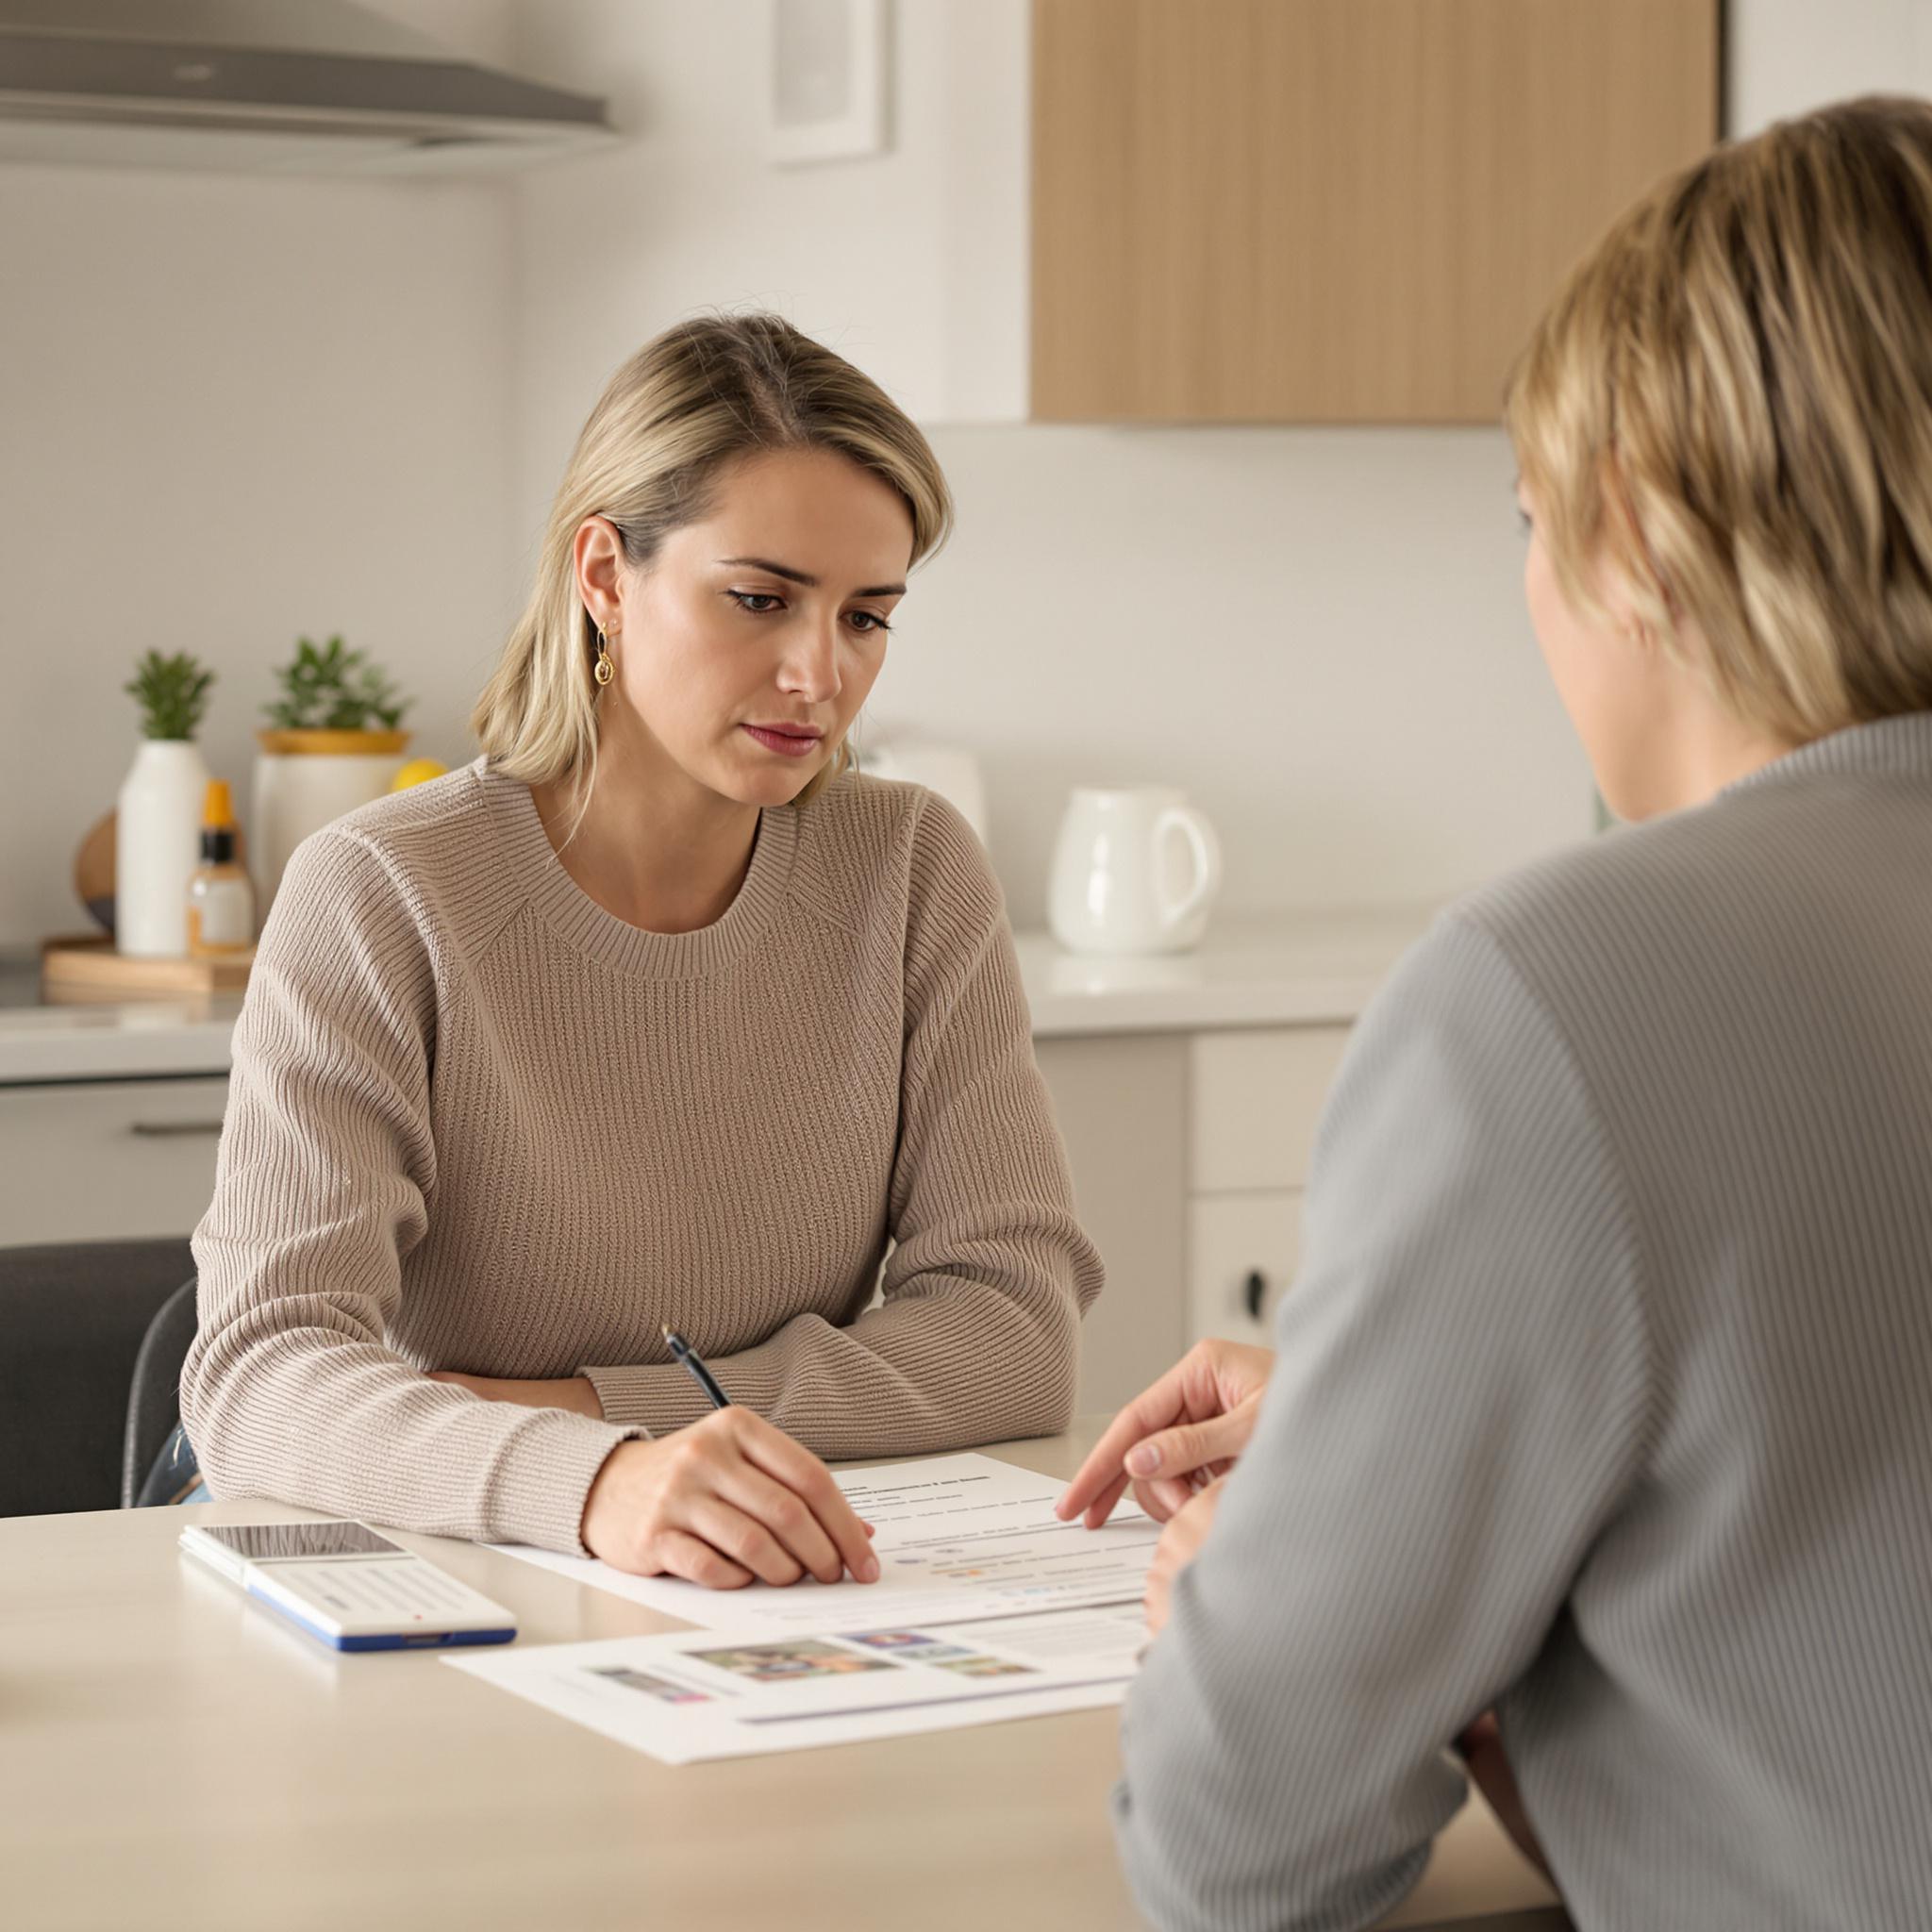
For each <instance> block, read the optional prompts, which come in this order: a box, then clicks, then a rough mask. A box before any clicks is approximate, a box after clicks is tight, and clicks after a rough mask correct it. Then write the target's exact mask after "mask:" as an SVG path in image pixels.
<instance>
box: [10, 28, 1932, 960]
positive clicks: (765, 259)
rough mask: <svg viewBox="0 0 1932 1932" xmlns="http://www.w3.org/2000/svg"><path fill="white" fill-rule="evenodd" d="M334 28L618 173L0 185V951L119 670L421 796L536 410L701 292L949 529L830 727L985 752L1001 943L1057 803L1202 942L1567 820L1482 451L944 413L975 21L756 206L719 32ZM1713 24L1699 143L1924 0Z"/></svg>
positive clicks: (555, 414)
mask: <svg viewBox="0 0 1932 1932" xmlns="http://www.w3.org/2000/svg"><path fill="white" fill-rule="evenodd" d="M384 10H385V11H388V12H390V13H391V14H393V15H395V16H396V17H397V18H399V19H402V20H404V21H406V22H407V23H408V24H410V25H417V26H420V27H422V28H424V29H425V30H427V31H430V32H433V33H437V34H440V35H441V36H443V37H444V38H446V39H448V40H450V41H451V42H455V43H458V44H461V45H466V46H468V47H469V48H470V49H471V50H472V51H473V52H475V53H476V54H478V55H480V56H482V57H483V58H499V59H501V58H515V59H516V61H517V62H518V64H520V65H523V66H525V67H527V68H529V69H530V70H531V71H533V72H536V73H537V74H539V75H543V76H546V77H549V78H553V79H555V80H558V81H559V82H561V83H563V84H566V85H574V86H578V87H582V88H584V89H586V90H589V91H591V92H603V93H607V94H608V95H609V96H611V97H612V99H613V102H614V104H615V107H616V110H617V112H618V114H619V116H620V118H621V119H622V120H623V121H624V122H625V125H628V126H629V127H631V128H632V129H633V131H634V134H635V140H634V141H633V142H631V143H630V144H629V145H627V146H626V147H625V148H624V149H623V150H621V151H618V152H615V153H612V154H610V155H608V156H605V157H599V158H591V159H589V160H584V161H576V162H569V163H563V164H559V165H556V166H553V167H550V168H545V169H543V170H541V171H538V172H536V173H533V174H531V175H525V176H517V177H510V178H509V179H508V181H507V182H503V183H491V182H479V183H475V184H471V183H462V184H455V183H431V182H409V183H386V182H379V181H343V180H299V179H276V180H266V179H250V178H246V177H239V176H238V177H219V176H208V175H149V176H136V175H120V174H110V173H99V172H92V171H79V170H56V169H23V168H0V235H4V237H5V239H6V243H7V256H6V259H5V273H4V275H0V531H4V538H0V673H4V674H5V680H6V681H5V686H4V689H5V691H6V693H7V695H6V699H5V715H6V717H7V720H8V724H10V725H11V727H12V728H11V730H10V731H9V733H8V747H9V752H8V758H7V760H6V761H5V765H4V768H0V947H19V946H24V945H29V944H31V943H32V942H33V941H35V940H37V939H38V938H39V937H40V936H41V935H42V934H43V933H46V932H49V931H55V930H61V929H68V928H72V927H74V926H75V925H76V924H79V923H80V915H79V912H78V908H76V907H75V905H74V903H73V901H72V899H71V896H70V892H69V889H68V884H67V875H68V869H69V864H70V860H71V857H72V853H73V850H74V847H75V844H76V843H77V842H78V841H79V839H80V837H81V835H82V833H83V832H84V831H85V830H86V828H87V826H88V825H89V824H91V823H92V821H93V819H94V818H95V817H97V816H98V815H99V813H100V812H101V811H103V810H105V809H106V808H108V805H109V804H111V802H112V798H113V793H114V790H115V787H116V785H117V784H118V782H119V780H120V777H121V775H122V774H123V772H124V771H125V767H126V765H127V762H128V760H129V758H130V757H131V755H132V750H133V744H134V730H135V720H134V711H133V707H132V703H131V701H130V700H128V699H127V698H125V697H124V696H123V695H122V694H121V691H120V686H121V684H122V683H123V682H125V678H126V676H127V674H128V670H129V667H130V666H131V664H132V661H133V659H134V658H136V657H137V656H138V655H139V654H140V653H141V652H142V651H143V650H145V649H146V648H148V647H149V646H150V645H153V646H155V647H157V648H158V649H161V650H163V651H170V650H176V649H189V650H193V651H196V652H197V653H199V654H200V655H202V656H203V657H204V658H207V659H208V662H209V663H211V664H212V665H214V666H215V668H216V669H217V670H218V671H219V672H220V674H221V676H222V683H221V684H220V686H219V687H218V688H217V691H216V696H215V706H214V709H213V712H212V715H211V718H210V721H209V725H208V732H207V737H206V744H207V749H208V753H209V756H210V758H211V761H212V762H213V763H214V765H215V766H216V768H217V769H218V770H221V771H224V772H225V773H226V774H229V775H231V776H233V777H235V778H237V779H245V775H246V767H247V761H248V758H249V753H250V732H251V731H252V728H253V725H254V724H255V722H256V715H257V711H258V707H259V705H260V703H261V702H262V700H263V699H265V698H266V697H267V696H268V695H269V694H270V691H271V683H270V676H269V667H270V665H271V664H272V663H273V662H274V661H275V660H276V659H278V658H280V657H282V656H283V655H285V654H286V652H287V651H288V649H289V647H290V645H291V641H292V639H293V637H294V635H295V634H296V633H297V632H298V631H308V632H309V633H310V634H314V633H316V632H318V631H326V630H329V629H332V628H339V629H342V630H344V631H345V632H346V633H347V634H348V635H349V637H350V639H351V641H356V642H361V643H365V644H368V645H370V646H371V647H372V648H374V649H375V651H377V652H378V653H380V654H381V655H382V656H383V657H384V658H385V659H387V660H388V661H389V663H390V664H391V666H392V667H393V669H394V670H395V671H396V672H397V674H398V675H400V676H401V677H402V678H403V679H404V681H405V682H406V683H407V684H408V687H409V688H410V689H411V690H412V691H415V692H416V693H417V694H418V696H419V700H420V702H419V705H418V708H417V710H416V712H415V713H414V714H413V717H412V721H411V722H412V723H414V724H416V725H417V726H418V729H419V731H420V732H421V734H422V739H423V744H422V748H423V749H424V750H425V751H429V752H432V753H435V754H437V755H440V756H442V757H444V758H450V759H454V758H458V757H462V756H466V755H467V754H468V750H469V747H468V743H467V740H466V739H465V737H464V735H463V732H462V719H463V717H464V715H465V712H466V710H467V708H468V703H469V700H470V698H471V696H472V694H473V692H474V691H475V686H476V685H477V683H478V682H479V681H480V679H481V677H482V675H484V672H485V669H486V667H487V665H488V663H489V662H490V660H491V658H492V656H493V654H494V651H495V649H496V646H497V643H498V641H499V640H500V639H501V636H502V634H503V630H504V628H505V625H506V624H507V623H508V619H509V617H510V615H511V614H512V613H513V610H514V608H515V605H516V603H517V601H518V599H519V597H520V596H521V593H522V590H523V587H524V575H525V571H526V569H527V565H528V559H529V556H530V553H531V546H532V544H533V542H534V538H535V534H536V531H537V529H538V527H539V525H540V524H541V517H542V513H543V509H544V508H545V506H546V504H547V501H548V497H549V494H550V491H551V490H552V489H553V488H554V485H555V482H556V478H557V476H558V473H559V471H560V468H561V464H562V461H563V458H564V456H565V454H566V453H567V451H568V448H569V445H570V442H571V440H572V438H573V437H574V435H575V431H576V429H577V426H578V425H579V424H580V423H581V421H582V418H583V415H584V413H585V411H586V410H587V409H588V408H589V407H590V405H591V402H592V401H593V400H594V398H595V395H596V393H597V391H598V389H599V388H600V387H601V385H602V383H603V381H604V380H605V378H606V376H607V375H608V374H609V372H610V370H611V369H612V368H613V367H614V366H615V364H616V363H617V362H618V361H619V360H620V359H621V358H623V357H624V356H625V354H627V353H628V352H629V351H630V350H631V349H632V348H634V347H635V346H636V345H637V344H638V343H639V342H641V341H643V340H644V338H645V337H647V336H648V335H649V334H651V333H652V332H653V331H654V330H655V329H657V328H658V327H660V326H662V325H664V324H665V323H667V322H669V321H671V320H673V319H674V318H675V317H677V316H679V315H682V314H685V313H688V312H689V311H690V310H691V309H692V308H698V307H703V306H709V305H716V304H727V305H728V304H737V303H747V302H771V303H774V304H775V305H777V306H779V307H782V308H785V309H786V310H787V312H789V313H791V315H793V316H794V317H795V318H796V319H797V320H798V321H799V322H800V323H801V324H803V325H806V326H807V327H808V328H811V329H813V330H814V331H816V332H818V333H820V334H821V335H823V336H824V337H825V338H826V339H827V340H830V341H833V342H835V343H836V344H837V345H838V346H840V347H841V349H843V350H845V351H846V352H847V353H848V354H850V355H852V356H853V357H854V358H856V359H857V360H858V361H859V362H860V363H862V364H863V365H864V366H866V367H867V368H869V369H871V370H872V371H873V372H874V374H876V375H879V376H880V378H881V379H882V380H884V381H885V382H886V383H887V384H888V386H889V387H891V389H892V390H893V391H895V392H896V393H897V394H898V395H899V396H900V397H901V398H902V400H904V401H906V402H907V403H908V406H909V407H910V408H913V409H914V410H915V412H916V413H918V414H919V415H920V416H921V417H922V418H923V419H924V420H925V421H927V422H928V423H929V424H932V425H937V426H935V427H934V430H933V434H934V441H935V443H936V445H937V446H938V448H939V451H940V454H941V458H943V459H944V461H945V462H946V464H947V467H948V470H949V472H950V474H951V475H952V477H953V480H954V483H955V486H956V489H957V491H958V497H959V504H960V527H959V533H958V537H957V539H956V540H955V542H954V545H953V546H952V548H951V549H950V550H949V551H948V552H947V553H946V554H945V555H944V556H942V557H941V558H940V559H939V560H938V561H937V562H936V563H935V564H934V565H933V566H932V567H931V569H930V571H929V573H928V574H927V575H925V576H924V578H923V579H921V580H920V581H919V583H918V585H917V588H916V590H915V593H914V595H913V596H912V597H911V598H909V599H908V603H907V607H906V615H905V620H904V623H903V625H902V626H901V629H900V632H899V635H898V637H897V639H896V640H895V643H894V648H893V655H892V659H891V664H890V665H889V668H888V671H887V674H886V678H885V681H884V683H883V685H882V686H881V689H880V692H879V695H878V697H877V699H876V701H875V703H874V707H873V712H874V719H873V723H874V726H877V725H887V726H893V725H896V726H900V727H907V726H913V727H922V728H924V729H926V730H928V731H932V732H942V733H947V734H950V735H953V736H955V737H958V738H961V739H964V740H965V741H968V742H970V743H971V744H973V745H974V747H975V748H976V749H977V750H978V751H979V752H980V753H981V755H982V756H983V757H984V758H985V759H986V762H987V765H988V769H989V774H990V776H991V779H992V791H993V846H994V858H995V860H996V862H997V864H998V865H999V867H1000V870H1001V872H1002V874H1003V876H1004V877H1005V879H1006V881H1007V884H1008V891H1009V895H1010V897H1011V899H1012V902H1013V908H1014V912H1015V916H1016V918H1018V919H1019V920H1020V921H1021V922H1022V923H1037V922H1038V920H1039V919H1040V917H1041V888H1042V882H1043V878H1044V874H1045V866H1046V856H1047V853H1048V850H1049V848H1050V843H1051V838H1052V833H1053V828H1054V822H1055V819H1056V817H1057V813H1058V802H1059V798H1060V795H1061V793H1062V792H1063V791H1064V789H1065V788H1066V787H1067V786H1068V785H1071V784H1074V783H1078V782H1091V781H1093V780H1096V779H1106V778H1109V777H1122V778H1127V779H1145V778H1153V777H1166V778H1171V779H1173V780H1174V781H1176V782H1179V783H1181V784H1183V785H1185V786H1186V787H1187V788H1188V789H1189V790H1190V791H1191V792H1192V793H1193V794H1194V795H1195V797H1196V798H1197V799H1198V800H1199V801H1200V802H1201V803H1203V804H1204V805H1206V806H1207V808H1208V809H1209V811H1210V812H1212V813H1213V814H1214V816H1215V817H1216V818H1217V820H1218V821H1219V822H1220V824H1221V825H1222V827H1223V831H1224V837H1225V840H1226V843H1227V845H1228V848H1229V860H1230V877H1229V885H1228V903H1229V904H1230V906H1231V907H1233V908H1260V907H1267V906H1287V905H1293V904H1297V903H1305V902H1312V901H1316V900H1332V899H1343V898H1345V899H1363V900H1373V899H1387V898H1400V897H1407V896H1413V895H1430V894H1435V893H1440V892H1447V891H1454V890H1456V889H1457V888H1458V887H1460V886H1462V885H1464V884H1466V883H1468V882H1470V881H1472V880H1474V879H1476V878H1479V877H1481V876H1483V875H1485V874H1488V873H1490V872H1491V871H1493V870H1495V869H1496V868H1498V867H1501V866H1506V865H1509V864H1513V863H1515V862H1516V861H1517V860H1519V859H1520V858H1524V857H1525V856H1527V855H1528V854H1530V853H1532V852H1534V851H1537V850H1539V849H1541V848H1542V847H1544V846H1546V845H1548V844H1550V843H1553V842H1555V841H1558V840H1562V839H1566V838H1569V837H1572V836H1574V835H1576V834H1578V833H1581V832H1582V831H1583V830H1584V829H1585V828H1586V826H1587V824H1588V814H1589V781H1588V774H1587V773H1586V771H1585V769H1584V765H1583V761H1582V759H1581V757H1580V755H1579V754H1578V753H1577V751H1576V750H1575V748H1574V744H1573V742H1572V741H1571V739H1570V735H1569V733H1568V730H1567V727H1566V726H1565V724H1564V723H1563V721H1562V718H1561V716H1560V713H1559V711H1558V710H1557V706H1556V704H1555V701H1554V699H1553V698H1552V697H1551V696H1550V695H1549V693H1548V691H1547V690H1546V688H1545V684H1544V680H1543V677H1542V674H1541V669H1540V667H1539V665H1538V663H1537V660H1536V656H1535V647H1534V643H1533V641H1532V640H1531V639H1530V636H1529V633H1528V629H1527V626H1526V624H1525V622H1524V618H1523V615H1522V611H1521V600H1520V595H1519V591H1518V587H1517V572H1518V567H1519V563H1520V553H1519V551H1518V549H1517V543H1516V539H1515V535H1514V530H1513V524H1512V519H1511V514H1510V508H1509V503H1508V495H1507V485H1508V474H1509V459H1508V453H1507V449H1506V448H1505V447H1504V445H1503V441H1502V439H1501V438H1500V436H1497V435H1494V434H1491V433H1485V432H1478V431H1443V432H1393V431H1341V432H1338V431H1296V430H1260V429H1247V430H1240V429H1227V430H1188V431H1153V430H1141V431H1129V430H1088V429H1065V428H1050V427H1041V426H1032V425H1022V424H1017V423H1012V424H1007V425H997V424H993V423H990V422H989V420H988V419H991V418H997V417H1000V416H1011V415H1013V414H1015V413H1017V410H1018V408H1019V404H1020V398H1021V397H1022V396H1023V395H1024V223H1025V208H1024V199H1025V197H1024V189H1025V156H1024V145H1025V118H1026V85H1025V83H1026V73H1025V31H1024V26H1025V14H1024V0H971V4H967V0H899V4H898V6H897V8H896V9H895V10H896V14H897V27H898V31H897V45H896V49H895V55H894V80H895V94H896V100H895V108H896V126H895V132H894V141H893V145H892V148H891V152H890V153H889V154H888V155H886V156H884V157H882V158H877V159H874V160H867V161H857V162H845V163H833V164H829V165H824V166H820V167H816V168H809V169H801V170H795V171H786V170H774V169H770V168H768V167H767V166H766V164H765V161H764V158H763V154H762V137H761V128H762V117H763V100H764V86H765V66H764V30H765V21H766V11H765V7H764V4H763V0H702V4H700V0H385V5H384ZM1732 20H1733V38H1732V61H1731V91H1732V104H1733V119H1734V124H1735V125H1737V126H1738V127H1739V128H1740V129H1749V128H1750V127H1753V126H1756V125H1761V124H1762V122H1763V121H1764V120H1766V119H1769V118H1771V117H1773V116H1774V115H1775V114H1778V113H1784V112H1790V111H1792V110H1794V109H1797V108H1804V107H1807V106H1810V105H1812V104H1813V103H1814V102H1816V101H1818V100H1821V99H1824V98H1829V97H1833V96H1837V95H1840V94H1844V93H1849V92H1859V91H1863V90H1866V89H1869V88H1875V87H1901V86H1907V87H1915V88H1919V89H1922V90H1923V89H1924V88H1925V87H1926V86H1927V84H1928V81H1932V31H1928V21H1932V4H1928V0H1840V4H1836V5H1831V6H1825V5H1823V4H1819V0H1732ZM969 422H971V423H972V424H973V425H974V426H966V425H967V424H968V423H969ZM245 795H246V794H245V791H243V793H242V796H243V798H244V799H245Z"/></svg>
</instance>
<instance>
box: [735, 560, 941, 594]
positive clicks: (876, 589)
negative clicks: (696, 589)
mask: <svg viewBox="0 0 1932 1932" xmlns="http://www.w3.org/2000/svg"><path fill="white" fill-rule="evenodd" d="M718 561H719V563H720V564H721V565H723V566H724V567H726V568H730V567H732V566H740V567H742V568H744V569H746V570H768V571H770V572H771V574H772V575H774V577H784V578H785V579H786V580H787V581H788V582H790V583H794V584H803V585H804V586H805V587H806V589H807V590H808V591H815V590H817V589H818V586H819V580H818V578H816V577H815V576H813V575H812V574H811V573H810V572H809V571H808V570H793V569H792V568H791V565H790V564H789V563H774V562H773V561H772V559H771V558H769V557H721V558H719V559H718ZM852 594H853V595H854V596H855V597H903V596H904V595H905V594H906V586H905V585H904V584H868V585H867V586H866V588H865V589H864V590H862V591H853V593H852Z"/></svg>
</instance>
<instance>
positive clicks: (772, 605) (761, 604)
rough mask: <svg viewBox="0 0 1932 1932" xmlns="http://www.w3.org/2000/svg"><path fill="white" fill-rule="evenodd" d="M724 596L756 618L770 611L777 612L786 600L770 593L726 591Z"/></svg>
mask: <svg viewBox="0 0 1932 1932" xmlns="http://www.w3.org/2000/svg"><path fill="white" fill-rule="evenodd" d="M724 594H725V595H726V596H727V597H729V598H730V599H731V601H732V602H733V603H734V604H736V605H737V606H738V607H739V608H741V610H749V611H750V612H751V613H752V615H753V616H754V617H762V616H763V615H764V614H765V612H766V611H768V610H775V609H777V608H778V607H779V605H781V604H782V603H783V602H784V601H785V600H784V599H783V598H782V597H778V596H774V594H773V593H772V592H771V591H725V592H724Z"/></svg>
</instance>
